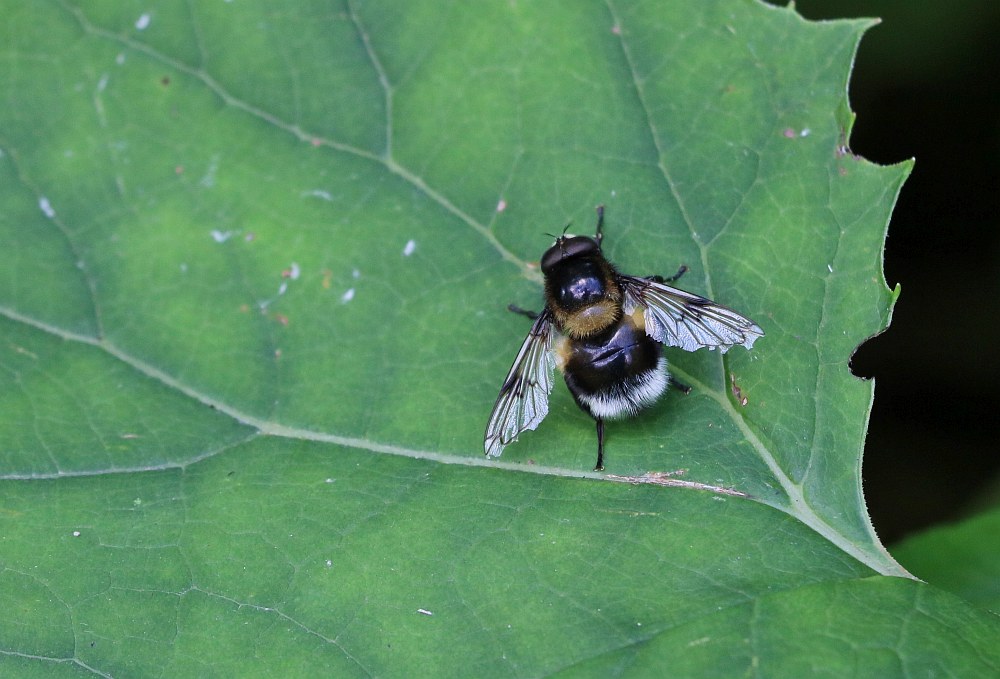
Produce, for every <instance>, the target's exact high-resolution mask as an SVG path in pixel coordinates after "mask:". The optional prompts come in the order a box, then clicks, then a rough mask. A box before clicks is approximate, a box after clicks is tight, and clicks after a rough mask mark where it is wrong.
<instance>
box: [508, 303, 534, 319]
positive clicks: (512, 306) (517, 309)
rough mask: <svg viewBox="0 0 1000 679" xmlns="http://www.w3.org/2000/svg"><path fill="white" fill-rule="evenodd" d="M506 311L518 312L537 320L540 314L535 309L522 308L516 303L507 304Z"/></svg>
mask: <svg viewBox="0 0 1000 679" xmlns="http://www.w3.org/2000/svg"><path fill="white" fill-rule="evenodd" d="M507 311H510V312H513V313H515V314H520V315H522V316H527V317H528V318H530V319H531V320H533V321H535V320H538V317H539V316H541V314H540V313H538V312H537V311H529V310H527V309H522V308H521V307H519V306H517V305H516V304H508V305H507Z"/></svg>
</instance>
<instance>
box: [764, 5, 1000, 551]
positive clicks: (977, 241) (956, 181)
mask: <svg viewBox="0 0 1000 679" xmlns="http://www.w3.org/2000/svg"><path fill="white" fill-rule="evenodd" d="M774 4H781V5H784V4H785V3H783V2H781V3H774ZM795 7H796V9H797V10H798V12H799V13H800V14H801V15H803V16H804V17H806V18H808V19H814V20H818V19H835V18H855V17H879V18H881V19H882V23H881V24H880V25H879V26H876V27H874V28H872V29H871V30H870V31H868V33H867V34H866V35H865V37H864V39H863V40H862V42H861V47H860V50H859V52H858V56H857V61H856V62H855V68H854V75H853V77H852V79H851V86H850V98H851V105H852V108H853V110H854V111H855V113H856V114H857V121H856V122H855V124H854V131H853V134H852V135H851V140H850V142H851V143H850V146H851V149H852V151H854V153H856V154H858V155H860V156H864V157H865V158H867V159H869V160H871V161H874V162H876V163H880V164H889V163H896V162H899V161H901V160H904V159H907V158H914V157H915V158H916V167H915V169H914V171H913V174H912V175H911V176H910V178H909V180H908V181H907V183H906V185H905V186H904V187H903V191H902V194H901V195H900V197H899V202H898V204H897V206H896V211H895V214H894V215H893V218H892V222H891V224H890V227H889V239H888V242H887V244H886V253H885V273H886V279H887V280H888V281H889V285H890V286H894V285H895V284H896V283H897V282H899V283H901V284H902V288H903V291H902V295H901V297H900V299H899V302H898V303H897V305H896V309H895V312H894V316H893V320H892V324H891V325H890V326H889V329H888V330H887V331H886V332H885V333H883V334H882V335H880V336H878V337H876V338H873V339H871V340H869V341H868V342H866V343H865V344H864V345H862V346H861V348H860V349H859V350H858V352H857V354H856V355H855V356H854V359H853V361H852V368H853V370H854V372H855V374H857V375H861V376H864V377H874V378H875V380H876V388H875V406H874V409H873V411H872V416H871V424H870V428H869V432H868V441H867V444H866V446H865V458H864V471H863V476H864V483H865V495H866V497H867V499H868V508H869V511H870V512H871V515H872V520H873V521H874V523H875V528H876V530H877V531H878V533H879V535H880V536H881V537H882V539H883V541H884V542H885V543H887V544H890V545H891V544H892V543H893V542H895V541H897V540H898V539H900V538H902V537H904V536H906V535H907V534H909V533H912V532H914V531H917V530H920V529H922V528H925V527H927V526H929V525H931V524H935V523H942V522H947V521H949V520H954V519H957V518H960V517H961V516H963V515H964V514H967V513H970V512H973V511H975V510H976V509H977V508H982V507H984V506H987V505H995V504H997V501H998V499H1000V456H998V455H997V452H996V451H997V447H998V442H997V433H998V430H1000V428H998V426H997V424H996V423H997V420H994V419H993V418H994V417H998V418H1000V412H998V408H997V406H998V399H997V398H996V396H997V390H998V388H1000V384H998V380H1000V361H998V358H997V356H998V348H997V346H996V344H997V341H996V340H997V336H1000V332H998V330H1000V322H998V321H1000V318H998V315H1000V229H998V227H1000V217H998V215H1000V210H998V207H1000V105H998V104H1000V96H998V93H1000V49H998V43H1000V2H997V0H956V1H954V2H914V1H913V0H798V2H796V3H795ZM994 333H998V335H997V336H995V335H994Z"/></svg>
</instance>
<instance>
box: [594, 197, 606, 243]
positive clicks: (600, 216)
mask: <svg viewBox="0 0 1000 679" xmlns="http://www.w3.org/2000/svg"><path fill="white" fill-rule="evenodd" d="M603 238H604V206H603V205H598V206H597V233H595V234H594V240H596V241H597V247H601V240H602V239H603Z"/></svg>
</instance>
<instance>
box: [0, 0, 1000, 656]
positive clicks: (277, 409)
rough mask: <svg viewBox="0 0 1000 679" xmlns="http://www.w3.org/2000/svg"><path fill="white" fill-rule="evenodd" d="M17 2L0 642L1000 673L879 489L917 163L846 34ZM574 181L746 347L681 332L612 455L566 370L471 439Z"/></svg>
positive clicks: (796, 21)
mask: <svg viewBox="0 0 1000 679" xmlns="http://www.w3.org/2000/svg"><path fill="white" fill-rule="evenodd" d="M659 5H665V6H659ZM0 11H2V14H3V17H2V18H3V21H2V22H0V25H2V26H3V31H4V36H3V37H4V40H3V44H4V49H3V60H4V65H3V68H2V69H0V83H2V91H3V93H4V96H5V102H4V104H5V105H4V106H3V107H2V108H0V152H2V155H0V201H2V205H3V208H4V209H3V210H2V211H0V328H2V339H3V341H2V343H0V368H2V370H0V380H2V384H0V441H2V444H0V477H2V480H0V536H2V540H3V543H2V544H3V549H2V550H0V578H2V585H3V586H2V587H0V592H2V594H3V597H4V603H5V604H6V605H5V607H4V610H5V611H6V612H7V614H6V615H5V616H4V619H3V622H0V652H2V653H3V660H0V663H2V664H3V665H4V667H3V670H4V672H3V673H4V674H10V675H21V676H26V675H39V676H53V675H54V674H55V673H62V674H66V675H74V676H75V675H83V674H88V675H89V674H93V673H100V674H104V675H111V676H151V675H161V676H205V675H206V674H211V675H222V676H245V675H272V676H273V675H280V676H295V675H306V674H310V675H312V674H317V673H320V672H322V673H325V674H331V673H333V674H334V675H336V676H340V675H379V676H387V675H390V676H391V675H397V676H399V675H408V674H412V673H413V668H415V667H416V668H421V672H422V673H425V674H429V675H435V676H469V675H497V674H517V675H533V676H536V675H542V674H553V673H557V672H560V671H565V672H573V673H574V674H585V673H588V672H590V673H594V674H605V673H606V672H607V671H609V670H611V669H615V670H617V671H622V672H624V671H629V670H632V671H636V672H640V671H647V672H648V673H656V674H660V673H661V672H662V668H664V667H666V666H668V663H671V664H675V665H676V667H677V668H678V669H679V670H681V669H682V670H683V673H685V674H713V673H714V672H717V671H723V670H730V672H729V673H732V672H731V670H736V671H738V672H740V673H748V672H753V673H761V674H766V675H768V676H783V675H787V676H801V675H802V674H804V673H807V672H809V671H812V672H815V670H816V668H817V667H830V668H831V669H830V673H831V676H834V675H835V676H843V675H845V674H866V673H868V668H869V667H874V668H877V669H878V670H879V671H876V672H874V674H878V675H883V676H884V675H885V674H888V673H895V674H911V673H917V672H920V673H931V674H933V673H935V672H936V673H941V674H956V675H961V674H966V675H970V676H972V675H980V676H981V675H983V674H989V673H991V672H994V673H995V672H996V671H997V667H998V665H1000V654H998V652H997V650H996V649H997V648H1000V644H997V640H998V638H1000V625H998V624H997V622H996V620H995V618H993V617H992V616H989V615H987V614H986V613H984V612H982V611H980V610H978V609H976V608H974V607H973V606H970V605H967V604H965V603H963V602H961V601H959V600H957V599H955V598H954V597H952V596H951V595H948V594H945V593H943V592H941V591H939V590H936V589H934V588H933V587H929V586H927V585H924V584H922V583H918V582H914V581H911V580H907V579H905V576H906V575H907V574H906V572H905V571H904V570H903V569H902V568H901V567H900V566H899V565H898V564H896V562H895V561H893V559H892V558H891V557H890V556H889V555H888V553H887V552H886V551H885V550H884V548H883V547H882V546H881V544H880V543H879V541H878V539H877V538H876V536H875V535H874V532H873V531H872V528H871V525H870V522H869V520H868V517H867V514H866V511H865V507H864V501H863V498H862V494H861V483H860V471H859V470H860V455H861V449H862V444H863V440H864V433H865V425H866V418H867V413H868V408H869V405H870V403H871V398H872V385H871V384H870V383H864V382H861V381H859V380H857V379H855V378H854V377H852V376H851V374H850V371H849V369H848V365H847V362H848V359H849V358H850V356H851V353H852V352H853V350H854V348H855V347H856V346H857V345H858V344H859V343H860V342H861V341H863V340H864V339H865V338H866V337H868V336H870V335H872V334H873V333H876V332H878V331H880V330H881V329H882V328H884V327H885V325H886V324H887V323H888V320H889V315H890V312H891V308H892V304H893V303H894V301H895V297H896V293H895V292H893V291H890V290H889V289H888V288H887V287H886V285H885V281H884V278H883V276H882V273H881V256H882V254H881V253H882V244H883V240H884V236H885V230H886V225H887V223H888V218H889V213H890V211H891V207H892V204H893V202H894V199H895V196H896V194H897V192H898V190H899V188H900V186H901V184H902V182H903V180H904V179H905V176H906V174H907V173H908V171H909V165H908V164H903V165H899V166H896V167H890V168H882V167H876V166H873V165H871V164H869V163H867V162H865V161H863V160H861V159H858V158H856V157H854V156H853V155H851V154H850V152H849V151H848V149H847V147H846V143H847V139H848V138H849V133H850V126H851V123H852V114H851V113H850V111H849V107H848V103H847V100H846V91H847V78H848V73H849V69H850V63H851V60H852V57H853V54H854V50H855V48H856V46H857V43H858V40H859V39H860V36H861V34H862V33H863V31H864V30H865V28H866V27H867V26H868V25H869V23H868V22H857V21H855V22H829V23H822V24H812V23H808V22H805V21H804V20H802V19H801V18H800V17H798V16H797V15H796V14H795V13H794V12H793V11H791V10H788V9H774V8H770V7H766V6H763V5H760V4H757V3H754V2H747V1H743V0H716V1H714V2H703V3H669V4H665V3H648V4H624V3H623V4H620V5H619V4H618V3H605V4H587V5H574V6H572V7H568V6H567V7H557V6H556V5H554V4H551V3H509V2H491V3H475V4H472V3H465V4H454V3H445V2H422V3H407V4H405V5H403V4H402V3H387V2H383V3H379V2H364V3H362V2H344V3H340V4H335V5H333V6H331V5H330V4H328V3H317V4H314V5H313V4H310V5H306V4H302V3H299V4H297V5H296V6H295V9H294V11H291V10H289V9H288V8H285V7H283V6H279V5H276V4H274V3H248V2H239V3H212V4H207V3H186V4H182V3H155V4H152V5H143V4H131V3H111V2H88V3H79V4H77V3H71V2H65V3H46V4H42V3H32V4H31V6H30V8H29V7H21V6H11V7H5V8H4V9H3V10H0ZM598 203H604V204H606V206H607V224H606V228H605V233H606V238H605V241H604V247H605V250H606V252H607V253H608V255H609V257H610V258H611V259H612V260H613V261H614V262H616V263H617V264H618V265H619V266H620V268H621V269H622V270H623V271H625V272H627V273H633V274H637V275H650V274H654V273H661V274H669V273H671V272H673V271H674V270H675V269H676V267H677V266H678V265H679V264H681V263H686V264H688V265H689V266H690V268H691V271H690V272H689V273H688V274H687V275H686V276H685V278H684V279H682V283H683V286H684V287H685V288H687V289H690V290H692V291H694V292H698V293H702V294H706V295H709V296H711V297H712V298H714V299H716V300H717V301H719V302H720V303H722V304H725V305H727V306H730V307H732V308H734V309H736V310H738V311H740V312H742V313H745V314H747V315H748V316H750V317H751V318H753V319H754V320H756V321H757V322H758V323H759V324H760V325H761V326H762V327H763V328H764V330H765V331H766V333H767V335H766V337H764V338H763V339H761V340H760V341H759V342H758V343H757V345H756V346H755V347H754V349H753V350H752V351H749V352H748V351H745V350H743V349H742V348H736V349H734V350H732V351H730V352H729V353H727V354H726V355H725V356H721V355H719V354H718V353H713V352H698V353H693V354H684V353H683V352H676V353H675V352H670V353H668V356H669V358H670V360H671V362H672V365H673V366H674V371H675V373H676V374H677V376H678V378H679V379H680V380H681V381H683V382H686V383H688V384H690V385H692V386H693V387H694V390H693V391H692V393H691V394H690V395H689V396H682V395H680V394H669V395H668V396H667V397H666V398H665V399H664V400H663V402H662V403H661V404H659V405H657V406H656V407H655V408H653V409H651V410H650V411H649V412H647V413H645V414H644V415H643V416H641V417H640V418H638V419H636V420H635V421H634V422H630V423H622V424H612V425H609V428H608V449H607V466H608V474H607V475H601V474H596V473H593V472H590V471H589V469H590V467H591V465H593V460H594V453H595V441H594V433H593V423H592V422H591V421H589V420H588V418H587V417H586V416H585V415H583V414H582V413H581V412H580V411H579V410H577V409H576V407H575V406H574V404H573V402H572V399H571V398H570V396H569V395H568V393H567V392H566V390H565V389H564V388H563V387H562V386H561V385H560V386H557V388H556V390H555V391H554V392H553V395H552V398H551V403H550V406H551V409H550V412H549V415H548V418H547V419H546V421H545V422H544V423H543V424H542V426H541V427H540V428H539V429H538V430H537V431H535V432H530V433H526V434H525V435H523V436H522V437H521V439H522V440H521V441H520V442H519V443H517V444H516V445H512V446H510V447H508V448H507V449H506V450H505V452H504V454H503V457H502V458H501V459H500V461H487V460H485V459H484V458H483V455H482V432H483V427H484V425H485V422H486V418H487V416H488V414H489V409H490V407H491V405H492V403H493V400H494V398H495V396H496V393H497V390H498V389H499V387H500V382H501V381H502V379H503V376H504V374H505V373H506V370H507V368H508V366H509V365H510V361H511V360H512V359H513V357H514V355H515V353H516V351H517V347H518V346H519V344H520V342H521V340H522V339H523V337H524V335H525V334H526V332H527V324H526V322H525V321H524V319H523V318H519V317H514V316H511V315H510V314H509V313H507V312H506V310H505V307H506V305H507V303H509V302H516V303H517V304H519V305H521V306H524V307H528V308H531V307H533V306H534V307H537V306H538V305H539V304H540V286H539V280H540V277H539V274H538V270H537V264H536V261H537V258H538V257H539V255H540V254H541V252H542V251H543V250H544V249H545V247H546V245H547V244H548V242H547V241H548V239H547V237H546V236H544V235H543V234H544V233H545V232H556V231H558V230H559V229H561V228H562V226H563V225H564V224H565V223H566V222H567V221H571V220H572V221H573V222H574V223H575V225H576V227H575V228H576V229H577V230H578V231H580V232H582V233H587V232H588V230H589V229H590V228H591V225H592V223H593V219H594V213H593V206H594V205H596V204H598ZM736 387H738V389H739V392H738V393H739V396H736ZM743 397H745V398H747V399H748V403H747V404H746V405H745V406H744V405H741V404H740V403H741V401H742V398H743ZM677 470H684V473H683V474H680V475H672V476H664V473H666V472H674V471H677ZM623 480H624V481H632V482H633V483H621V482H620V481H623ZM662 485H672V486H674V487H667V488H665V487H662ZM706 488H708V489H709V490H708V491H706V490H704V489H706ZM699 489H701V490H699ZM712 489H714V490H712ZM894 576H904V578H900V577H894ZM901 630H902V631H901ZM804 658H805V660H804ZM810 660H811V662H810ZM658 669H659V670H660V671H661V672H657V670H658ZM804 670H805V671H804Z"/></svg>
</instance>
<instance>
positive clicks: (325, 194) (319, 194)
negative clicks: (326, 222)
mask: <svg viewBox="0 0 1000 679" xmlns="http://www.w3.org/2000/svg"><path fill="white" fill-rule="evenodd" d="M302 195H303V196H312V197H313V198H322V199H323V200H326V201H332V200H333V196H331V195H330V192H329V191H324V190H322V189H313V190H312V191H306V192H304V193H303V194H302Z"/></svg>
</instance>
